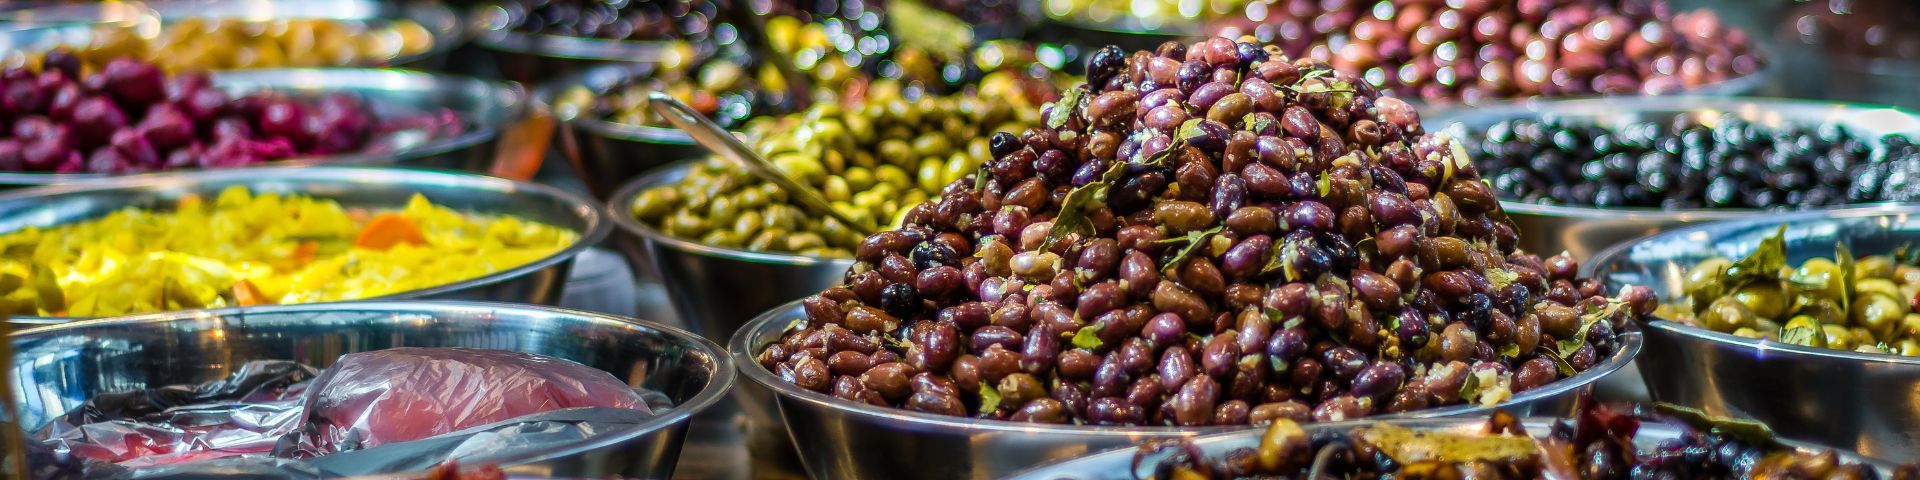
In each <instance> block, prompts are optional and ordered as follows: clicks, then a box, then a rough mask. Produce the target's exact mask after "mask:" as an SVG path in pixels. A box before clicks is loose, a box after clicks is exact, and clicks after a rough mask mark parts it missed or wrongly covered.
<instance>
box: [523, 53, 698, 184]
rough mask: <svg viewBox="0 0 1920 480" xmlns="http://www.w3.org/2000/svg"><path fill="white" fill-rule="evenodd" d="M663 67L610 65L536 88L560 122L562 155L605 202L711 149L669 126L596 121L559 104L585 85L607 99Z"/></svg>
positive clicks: (651, 65)
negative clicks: (643, 179)
mask: <svg viewBox="0 0 1920 480" xmlns="http://www.w3.org/2000/svg"><path fill="white" fill-rule="evenodd" d="M659 69H660V66H659V65H655V64H643V63H626V64H611V65H601V66H597V67H593V68H590V69H587V70H584V71H581V72H577V73H572V74H568V75H565V76H562V77H560V78H559V79H556V80H554V81H552V82H549V83H547V84H546V85H542V86H541V87H540V88H538V89H535V90H534V99H535V101H537V102H539V103H540V104H542V105H544V106H546V107H547V108H549V109H555V116H556V117H557V118H559V119H560V120H561V124H560V131H559V132H557V133H556V134H558V135H562V136H563V137H562V138H560V139H559V141H560V149H559V150H560V155H561V157H563V158H565V159H566V161H567V162H568V163H569V164H571V165H572V166H573V168H574V171H575V173H576V174H577V175H578V176H579V177H580V181H581V182H582V183H585V184H586V185H587V191H589V192H592V193H593V196H594V197H596V198H599V199H601V200H608V199H611V198H613V193H614V191H616V190H618V189H619V188H620V187H621V186H624V185H626V184H627V182H629V181H631V180H633V179H634V178H636V177H639V176H640V175H643V174H646V173H648V172H652V171H655V170H659V169H660V168H662V167H665V166H667V165H669V164H672V163H674V162H679V161H683V160H691V159H695V158H699V157H704V156H706V155H707V154H708V153H709V152H708V151H707V149H706V147H702V146H700V145H699V144H697V143H694V141H693V137H691V136H688V135H687V133H686V132H683V131H680V129H678V128H673V127H670V126H651V125H631V124H626V123H619V122H613V121H609V120H606V119H602V118H594V117H593V115H591V114H589V113H586V112H572V111H565V110H566V109H565V108H564V107H560V106H557V105H555V103H556V101H557V99H558V98H559V97H560V96H562V95H564V94H565V93H566V92H567V90H569V89H572V88H575V87H584V88H586V89H587V90H588V91H591V92H594V94H595V95H603V94H605V93H606V92H608V91H610V90H612V89H613V88H615V87H616V86H618V85H621V82H623V81H627V80H630V79H635V78H646V77H648V76H651V75H653V73H654V72H656V71H658V70H659Z"/></svg>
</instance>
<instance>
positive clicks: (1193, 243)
mask: <svg viewBox="0 0 1920 480" xmlns="http://www.w3.org/2000/svg"><path fill="white" fill-rule="evenodd" d="M1226 229H1227V226H1226V225H1214V226H1213V228H1209V229H1206V230H1194V231H1191V232H1187V234H1186V236H1182V237H1174V238H1168V239H1163V240H1160V242H1162V243H1167V244H1172V243H1176V242H1186V246H1183V247H1180V250H1179V251H1178V252H1175V253H1174V254H1173V256H1172V257H1170V258H1168V259H1167V261H1166V263H1162V264H1160V269H1161V270H1163V271H1164V270H1166V269H1170V268H1175V267H1179V266H1180V263H1181V262H1185V261H1187V259H1188V258H1192V257H1193V252H1196V251H1199V249H1201V248H1204V247H1205V246H1206V245H1207V237H1211V236H1213V235H1214V234H1217V233H1220V232H1222V231H1225V230H1226Z"/></svg>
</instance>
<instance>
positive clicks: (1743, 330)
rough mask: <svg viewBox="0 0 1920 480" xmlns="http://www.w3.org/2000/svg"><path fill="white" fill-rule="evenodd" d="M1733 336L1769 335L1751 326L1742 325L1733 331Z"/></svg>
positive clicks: (1757, 336) (1764, 336) (1762, 336)
mask: <svg viewBox="0 0 1920 480" xmlns="http://www.w3.org/2000/svg"><path fill="white" fill-rule="evenodd" d="M1733 336H1736V337H1741V338H1754V339H1759V338H1767V336H1766V335H1764V334H1761V333H1760V331H1759V330H1755V329H1753V328H1751V327H1740V329H1739V330H1734V331H1733Z"/></svg>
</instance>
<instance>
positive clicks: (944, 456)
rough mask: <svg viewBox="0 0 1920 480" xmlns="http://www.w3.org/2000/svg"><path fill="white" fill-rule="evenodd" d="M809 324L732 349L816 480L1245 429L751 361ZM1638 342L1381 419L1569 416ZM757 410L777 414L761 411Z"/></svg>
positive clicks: (772, 324)
mask: <svg viewBox="0 0 1920 480" xmlns="http://www.w3.org/2000/svg"><path fill="white" fill-rule="evenodd" d="M804 318H806V312H805V310H804V309H803V308H802V307H801V306H800V302H798V301H795V302H791V303H788V304H786V305H782V306H780V307H779V308H776V309H773V310H770V311H768V312H767V313H766V314H765V315H761V316H760V317H759V318H756V319H754V320H753V322H752V323H748V324H747V325H746V326H745V327H743V328H741V329H740V331H739V333H735V334H734V335H733V338H732V339H731V340H730V341H728V342H727V352H728V354H729V355H732V356H733V362H734V364H735V366H737V367H739V368H740V372H741V376H742V377H744V378H746V379H748V380H749V381H746V382H741V385H740V387H739V388H738V391H740V392H741V393H742V394H743V395H744V396H745V397H746V398H749V399H754V401H759V402H766V401H768V400H769V399H770V400H771V401H773V402H775V403H776V404H777V405H778V412H779V413H780V416H781V418H782V419H783V420H784V422H785V424H786V427H787V430H788V431H789V432H790V433H791V434H792V436H793V442H794V445H795V447H796V448H798V449H799V452H800V460H801V462H802V463H803V464H805V465H806V468H807V472H808V473H809V474H811V475H812V476H813V477H814V478H967V479H990V478H1001V477H1004V476H1006V475H1009V474H1012V473H1014V472H1017V471H1019V470H1020V469H1024V468H1027V467H1032V466H1034V465H1039V464H1041V463H1045V462H1050V461H1058V460H1064V459H1069V458H1074V457H1078V456H1081V455H1086V454H1088V453H1091V452H1097V451H1101V450H1106V449H1109V448H1118V447H1125V446H1129V445H1133V444H1136V443H1139V442H1142V441H1147V440H1154V439H1164V438H1176V437H1190V436H1196V435H1202V434H1209V433H1221V432H1228V431H1233V430H1236V429H1244V428H1247V427H1244V426H1242V427H1102V426H1087V425H1047V424H1038V423H1021V422H1011V421H1001V420H982V419H975V418H962V417H953V416H946V415H937V414H931V413H922V412H916V411H911V410H907V409H902V408H886V407H876V406H872V405H867V404H864V403H854V402H851V401H848V400H845V399H841V398H838V397H834V396H831V395H827V394H824V393H819V392H814V391H811V390H806V389H803V388H800V387H798V386H795V385H794V384H792V383H791V382H788V381H785V380H781V379H780V378H779V377H777V376H775V375H774V374H773V372H769V371H767V369H766V368H765V367H762V366H761V365H760V363H759V362H758V361H756V360H755V359H754V357H755V355H756V354H758V353H759V351H760V348H761V347H763V346H765V345H767V344H770V343H773V342H776V341H779V340H780V337H781V335H782V334H784V333H785V332H786V331H787V328H788V327H789V326H790V325H792V324H793V322H795V321H798V320H801V319H804ZM1640 342H1641V338H1640V334H1638V333H1625V334H1623V335H1622V336H1621V338H1620V349H1619V350H1618V351H1616V352H1614V354H1613V355H1612V356H1609V357H1607V358H1605V359H1602V361H1601V362H1600V363H1599V364H1597V365H1594V367H1593V368H1591V369H1588V370H1587V371H1584V372H1580V373H1579V374H1576V375H1574V376H1572V377H1567V378H1564V379H1560V380H1556V381H1554V382H1553V383H1549V384H1547V385H1545V386H1541V387H1539V388H1536V389H1533V390H1528V391H1524V392H1520V393H1518V394H1515V395H1514V396H1513V398H1511V399H1509V400H1507V401H1505V402H1501V403H1500V404H1499V405H1496V406H1493V407H1483V406H1475V405H1454V406H1448V407H1440V408H1431V409H1426V410H1420V411H1416V412H1411V413H1406V414H1400V415H1381V416H1378V417H1373V418H1376V419H1389V418H1434V417H1458V416H1473V415H1486V414H1488V413H1490V412H1492V411H1493V410H1494V409H1495V408H1498V409H1502V410H1506V411H1508V412H1511V413H1513V414H1515V415H1519V416H1527V415H1545V416H1563V415H1568V414H1571V413H1572V412H1573V409H1574V403H1575V402H1576V401H1577V399H1578V398H1579V397H1581V396H1582V395H1584V394H1586V393H1588V392H1591V391H1592V390H1593V385H1594V383H1596V382H1598V381H1599V380H1600V379H1601V378H1604V377H1606V376H1607V375H1609V374H1612V373H1613V372H1614V371H1616V370H1619V369H1620V367H1622V366H1625V365H1626V364H1627V362H1629V361H1631V360H1633V358H1634V355H1636V354H1638V353H1639V352H1640ZM748 408H749V409H750V411H751V410H752V409H756V408H757V409H762V410H772V409H771V408H769V407H766V406H765V405H764V404H762V405H760V406H755V405H751V404H749V405H748Z"/></svg>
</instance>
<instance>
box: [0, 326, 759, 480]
mask: <svg viewBox="0 0 1920 480" xmlns="http://www.w3.org/2000/svg"><path fill="white" fill-rule="evenodd" d="M403 346H405V347H468V348H488V349H499V350H512V351H517V352H527V353H534V354H540V355H548V356H553V357H557V358H563V359H567V360H572V361H575V362H580V363H582V364H585V365H587V366H590V367H594V368H597V369H600V370H604V371H606V372H608V373H611V374H613V375H614V376H615V377H617V378H620V379H621V380H624V381H626V382H627V384H629V385H633V386H635V387H640V388H645V389H648V390H652V391H657V392H659V393H662V394H664V395H666V396H667V397H668V398H670V399H672V400H673V407H672V408H670V409H668V410H666V411H665V412H662V413H660V415H659V416H657V417H655V418H652V419H649V420H648V421H646V422H645V423H642V424H639V425H635V426H632V427H629V428H626V429H617V430H613V431H609V432H605V433H603V434H601V435H597V436H594V437H592V438H588V439H584V440H580V441H575V442H569V443H563V444H557V445H551V446H548V447H546V448H543V449H542V450H541V451H539V452H535V453H532V454H528V455H525V456H522V457H519V458H513V459H510V460H507V461H503V462H501V464H502V465H501V466H502V467H503V468H505V469H506V470H508V471H511V472H517V473H527V474H542V475H554V476H572V477H578V478H591V477H599V478H606V477H609V476H614V475H624V476H630V477H635V478H670V477H672V476H673V469H674V465H675V463H676V462H677V460H678V458H679V456H680V445H681V442H682V441H683V440H685V437H686V432H687V424H688V421H689V420H690V419H691V418H693V416H694V414H696V413H699V412H700V411H701V410H704V409H706V408H707V407H709V406H711V405H713V404H714V403H715V402H717V401H719V400H720V398H721V396H722V395H724V394H725V393H726V391H727V389H728V388H730V387H732V385H733V379H734V373H733V366H732V364H731V363H730V361H729V360H728V358H727V356H726V355H725V354H724V353H723V352H721V351H720V346H719V345H716V344H714V342H712V341H708V340H706V339H704V338H700V337H698V336H695V335H693V334H691V333H688V332H686V331H682V330H680V329H677V328H673V327H668V326H664V325H659V324H654V323H650V322H645V321H634V320H630V319H626V318H621V317H614V316H609V315H602V314H596V313H587V312H579V311H573V310H562V309H557V308H549V307H536V306H525V305H509V304H495V303H463V302H353V303H336V304H326V305H288V306H271V307H248V308H234V309H221V310H203V311H193V312H175V313H161V314H150V315H138V316H132V317H122V318H115V319H105V320H97V321H88V322H76V323H70V324H66V325H56V326H49V327H42V328H35V329H31V330H25V331H21V332H17V333H15V334H14V335H13V348H14V357H13V381H14V386H13V388H14V400H15V401H16V402H17V403H18V404H19V406H20V418H21V420H22V422H21V423H22V424H23V425H36V426H37V425H41V424H43V423H45V422H46V421H47V420H49V419H51V418H52V417H54V416H57V415H61V414H63V413H65V412H66V411H67V410H69V409H72V408H73V407H75V406H78V405H79V404H80V403H81V402H84V401H86V400H87V399H89V398H92V397H93V396H95V395H99V394H102V393H111V392H122V391H128V390H135V389H141V388H151V387H158V386H162V385H175V384H185V383H200V382H207V381H212V380H218V379H221V378H225V377H226V376H227V375H228V374H229V373H231V372H232V371H233V369H235V368H238V367H239V366H240V365H242V364H244V363H246V362H248V361H251V360H294V361H298V362H301V363H305V364H308V365H313V366H316V367H325V366H327V365H330V364H332V363H333V362H334V360H335V359H337V358H339V357H340V355H343V354H347V353H354V352H366V351H373V350H382V349H387V348H394V347H403Z"/></svg>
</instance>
